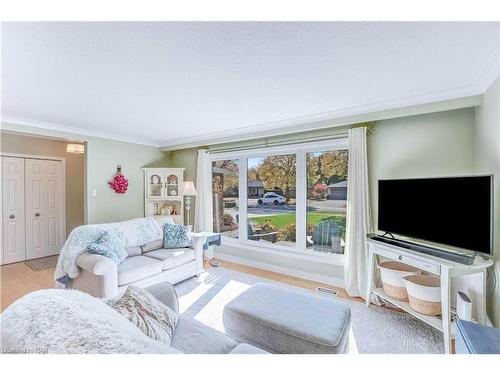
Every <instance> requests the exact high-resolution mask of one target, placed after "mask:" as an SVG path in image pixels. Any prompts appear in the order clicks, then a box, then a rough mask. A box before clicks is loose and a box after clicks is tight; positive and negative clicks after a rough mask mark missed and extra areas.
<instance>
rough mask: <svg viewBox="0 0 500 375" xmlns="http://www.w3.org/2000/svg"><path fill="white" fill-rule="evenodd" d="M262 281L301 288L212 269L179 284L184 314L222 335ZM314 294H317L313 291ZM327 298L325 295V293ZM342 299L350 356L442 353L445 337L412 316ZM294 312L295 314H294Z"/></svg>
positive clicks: (239, 273)
mask: <svg viewBox="0 0 500 375" xmlns="http://www.w3.org/2000/svg"><path fill="white" fill-rule="evenodd" d="M258 282H267V283H272V284H278V285H283V286H286V287H289V288H297V287H294V286H291V285H288V284H282V283H278V282H275V281H272V280H268V279H263V278H260V277H256V276H253V275H249V274H245V273H241V272H238V271H233V270H230V269H227V268H222V267H219V268H209V269H207V270H206V271H205V273H204V274H202V275H201V276H200V277H198V278H191V279H188V280H186V281H184V282H182V283H179V284H177V285H176V290H177V293H178V295H179V304H180V311H181V313H183V314H185V315H186V316H189V317H192V318H194V319H197V320H199V321H200V322H203V323H205V324H207V325H209V326H211V327H213V328H215V329H217V330H219V331H221V332H224V326H223V324H222V312H223V309H224V306H225V305H226V304H227V303H229V302H230V301H231V300H232V299H234V298H235V297H237V296H238V295H239V294H241V293H242V292H244V291H245V290H246V289H248V288H249V287H250V286H251V285H253V284H255V283H258ZM311 293H317V292H314V291H311ZM322 295H323V296H324V294H322ZM328 298H338V299H339V300H340V301H342V302H344V303H347V304H348V305H349V306H350V307H351V313H352V323H351V331H350V333H349V353H350V354H357V353H360V354H363V353H371V354H434V353H436V354H438V353H439V354H440V353H443V352H444V346H443V335H442V333H441V332H439V331H437V330H436V329H434V328H432V327H430V326H428V325H427V324H425V323H423V322H421V321H420V320H418V319H416V318H414V317H413V316H411V315H410V314H406V313H401V312H397V311H393V310H390V309H386V308H383V307H378V306H371V307H370V308H367V307H366V306H365V305H364V304H363V303H360V302H356V301H351V300H348V299H345V298H340V297H336V296H331V297H328ZM291 313H293V312H291Z"/></svg>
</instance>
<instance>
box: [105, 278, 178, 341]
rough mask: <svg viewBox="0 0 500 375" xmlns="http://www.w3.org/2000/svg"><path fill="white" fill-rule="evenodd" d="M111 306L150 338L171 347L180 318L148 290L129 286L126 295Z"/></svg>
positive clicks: (114, 301) (111, 303)
mask: <svg viewBox="0 0 500 375" xmlns="http://www.w3.org/2000/svg"><path fill="white" fill-rule="evenodd" d="M109 305H110V306H111V307H112V308H114V309H115V310H116V311H118V312H119V313H120V314H121V315H123V316H124V317H125V318H127V319H128V320H130V321H131V322H132V323H134V325H135V326H136V327H137V328H139V329H140V330H141V331H142V332H143V333H144V334H145V335H147V336H148V337H151V338H152V339H154V340H159V341H162V342H164V343H166V344H169V345H170V342H171V341H172V335H173V333H174V329H175V326H176V325H177V322H178V320H179V316H178V315H177V313H176V312H174V311H173V310H172V309H171V308H170V307H168V306H166V305H164V304H163V303H161V302H160V301H159V300H157V299H156V298H155V297H154V296H153V295H152V294H151V293H149V292H148V291H147V290H146V289H143V288H139V287H138V286H134V285H129V286H128V287H127V290H126V291H125V294H124V295H123V296H121V297H120V298H118V299H115V300H112V301H110V302H109Z"/></svg>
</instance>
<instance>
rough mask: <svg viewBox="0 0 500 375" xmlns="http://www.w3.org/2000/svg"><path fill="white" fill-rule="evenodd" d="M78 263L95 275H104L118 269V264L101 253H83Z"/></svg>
mask: <svg viewBox="0 0 500 375" xmlns="http://www.w3.org/2000/svg"><path fill="white" fill-rule="evenodd" d="M76 264H77V265H78V267H80V268H82V269H84V270H86V271H88V272H91V273H93V274H94V275H104V274H106V273H108V272H113V270H115V269H116V264H115V263H114V262H113V261H112V260H111V259H109V258H106V257H105V256H102V255H99V254H91V253H83V254H82V255H80V256H79V257H78V259H77V261H76Z"/></svg>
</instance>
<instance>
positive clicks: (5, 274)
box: [0, 261, 363, 311]
mask: <svg viewBox="0 0 500 375" xmlns="http://www.w3.org/2000/svg"><path fill="white" fill-rule="evenodd" d="M220 264H221V267H224V268H228V269H232V270H235V271H239V272H244V273H248V274H251V275H254V276H258V277H262V278H265V279H270V280H275V281H279V282H282V283H286V284H290V285H294V286H298V287H301V288H305V289H312V290H314V289H316V288H317V287H326V288H333V289H335V290H337V291H338V292H339V296H340V297H343V298H349V299H352V300H357V301H360V302H362V301H363V300H362V299H360V298H352V297H349V296H348V295H347V293H346V291H345V290H344V289H343V288H338V287H335V286H332V285H327V284H322V283H318V282H314V281H309V280H304V279H300V278H298V277H293V276H287V275H283V274H280V273H276V272H271V271H265V270H261V269H258V268H253V267H248V266H244V265H241V264H236V263H230V262H226V261H220ZM205 267H211V266H210V265H209V264H208V263H206V264H205ZM53 275H54V268H48V269H45V270H41V271H33V270H32V269H31V268H29V267H28V266H27V265H25V264H24V262H19V263H13V264H7V265H5V266H0V311H3V310H5V309H6V308H7V307H8V306H9V305H10V304H11V303H12V302H14V301H15V300H17V299H19V298H21V297H22V296H24V295H25V294H28V293H30V292H33V291H35V290H39V289H47V288H53V287H54V281H53Z"/></svg>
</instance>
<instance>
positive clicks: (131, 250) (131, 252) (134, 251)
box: [125, 246, 142, 257]
mask: <svg viewBox="0 0 500 375" xmlns="http://www.w3.org/2000/svg"><path fill="white" fill-rule="evenodd" d="M141 247H142V246H133V247H127V248H125V250H127V253H128V256H129V257H135V256H136V255H141V254H142V249H141Z"/></svg>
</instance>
